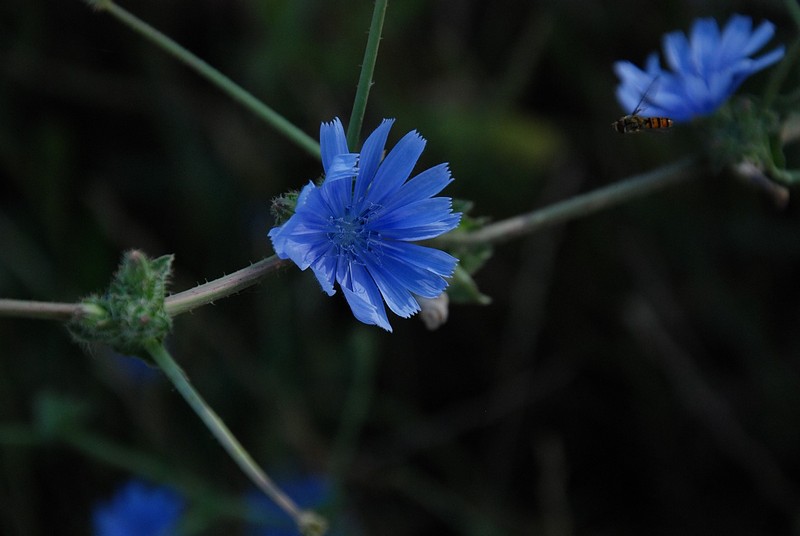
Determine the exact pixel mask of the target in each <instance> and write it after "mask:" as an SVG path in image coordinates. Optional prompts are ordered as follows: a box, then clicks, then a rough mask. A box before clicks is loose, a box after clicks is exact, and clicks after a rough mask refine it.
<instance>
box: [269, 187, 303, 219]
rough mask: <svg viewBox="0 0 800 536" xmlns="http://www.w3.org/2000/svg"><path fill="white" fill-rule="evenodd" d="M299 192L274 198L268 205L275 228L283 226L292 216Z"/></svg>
mask: <svg viewBox="0 0 800 536" xmlns="http://www.w3.org/2000/svg"><path fill="white" fill-rule="evenodd" d="M299 195H300V192H298V191H297V190H292V191H291V192H286V193H285V194H281V195H279V196H277V197H275V198H274V199H273V200H272V203H271V204H270V207H269V211H270V212H271V213H272V217H273V218H274V219H275V226H276V227H277V226H279V225H283V224H284V223H286V221H287V220H288V219H289V218H291V217H292V216H293V215H294V210H295V208H296V207H297V197H298V196H299Z"/></svg>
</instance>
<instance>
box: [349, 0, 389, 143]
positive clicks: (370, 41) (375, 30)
mask: <svg viewBox="0 0 800 536" xmlns="http://www.w3.org/2000/svg"><path fill="white" fill-rule="evenodd" d="M386 2H387V0H377V1H376V2H375V10H374V11H373V12H372V23H371V24H370V26H369V37H368V38H367V48H366V49H365V50H364V61H363V62H362V63H361V74H360V75H359V78H358V88H357V89H356V96H355V99H354V100H353V112H352V113H351V114H350V122H349V123H348V124H347V146H348V147H349V148H350V150H351V151H355V150H356V145H358V134H359V132H361V124H362V123H363V122H364V112H365V110H366V109H367V98H368V97H369V90H370V88H371V87H372V75H373V73H374V72H375V61H376V60H377V58H378V45H380V42H381V33H382V32H383V19H384V16H385V15H386Z"/></svg>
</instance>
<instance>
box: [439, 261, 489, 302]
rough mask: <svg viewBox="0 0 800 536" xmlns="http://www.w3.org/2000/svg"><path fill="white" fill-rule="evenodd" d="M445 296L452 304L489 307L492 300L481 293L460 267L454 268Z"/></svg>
mask: <svg viewBox="0 0 800 536" xmlns="http://www.w3.org/2000/svg"><path fill="white" fill-rule="evenodd" d="M447 295H448V296H449V297H450V301H452V302H453V303H461V304H466V303H474V304H478V305H489V304H490V303H492V298H491V297H490V296H487V295H486V294H484V293H482V292H481V291H480V290H479V289H478V285H477V284H476V283H475V280H474V279H472V276H471V275H470V274H469V272H467V271H466V270H465V269H464V268H462V267H461V266H456V271H455V272H454V273H453V278H452V279H451V280H450V286H448V287H447Z"/></svg>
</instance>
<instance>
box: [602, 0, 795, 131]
mask: <svg viewBox="0 0 800 536" xmlns="http://www.w3.org/2000/svg"><path fill="white" fill-rule="evenodd" d="M774 33H775V25H774V24H772V23H771V22H769V21H764V22H762V23H761V24H760V25H759V26H758V27H757V28H755V29H753V21H752V19H751V18H750V17H746V16H743V15H733V16H732V17H731V18H730V20H728V23H727V24H726V25H725V28H724V29H723V30H722V32H721V33H720V29H719V26H718V25H717V21H716V20H714V19H712V18H705V19H697V20H695V22H694V24H693V26H692V31H691V34H690V36H689V37H688V39H687V37H686V35H685V34H684V33H683V32H680V31H676V32H671V33H668V34H666V35H665V36H664V39H663V49H664V57H665V59H666V62H667V64H668V65H669V68H670V69H671V70H664V69H662V68H661V65H660V62H659V58H658V53H657V52H653V53H652V54H650V55H649V56H648V58H647V63H646V67H645V69H644V70H641V69H639V68H638V67H636V66H635V65H634V64H632V63H631V62H629V61H618V62H616V63H614V72H615V73H616V74H617V76H618V77H619V78H620V81H621V83H620V85H619V86H618V87H617V100H618V101H619V103H620V104H621V105H622V107H623V109H625V110H626V113H630V112H631V110H633V109H634V108H635V107H636V106H637V104H638V103H639V102H640V101H641V99H642V97H643V94H644V93H645V92H646V91H647V89H648V88H649V87H650V85H651V84H653V86H652V89H651V91H650V92H649V94H648V95H647V97H646V100H645V103H646V105H647V106H646V109H645V110H644V111H643V113H642V114H641V115H643V116H651V117H652V116H660V117H669V118H670V119H672V120H673V121H675V122H683V121H689V120H690V119H692V118H694V117H698V116H705V115H709V114H711V113H713V112H714V111H716V110H717V108H719V107H720V106H722V104H723V103H724V102H725V101H726V100H727V99H728V98H729V97H730V96H731V95H733V93H734V92H735V91H736V90H737V89H738V88H739V86H740V85H741V83H742V82H743V81H744V80H745V79H746V78H747V77H748V76H750V75H751V74H753V73H755V72H758V71H760V70H762V69H764V68H766V67H769V66H770V65H772V64H773V63H775V62H777V61H778V60H780V59H781V58H782V57H783V54H784V47H783V46H780V47H778V48H776V49H774V50H772V51H770V52H768V53H766V54H764V55H762V56H760V57H759V58H752V57H751V55H752V54H754V53H756V52H757V51H758V50H759V49H761V48H762V47H763V46H764V45H765V44H766V43H767V41H769V40H770V39H771V38H772V36H773V34H774Z"/></svg>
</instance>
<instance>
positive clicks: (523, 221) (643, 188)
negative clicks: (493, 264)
mask: <svg viewBox="0 0 800 536" xmlns="http://www.w3.org/2000/svg"><path fill="white" fill-rule="evenodd" d="M696 161H697V159H696V158H693V157H690V158H684V159H683V160H679V161H678V162H675V163H673V164H670V165H668V166H664V167H662V168H660V169H656V170H654V171H651V172H649V173H643V174H641V175H636V176H634V177H631V178H629V179H624V180H622V181H619V182H617V183H614V184H611V185H609V186H605V187H603V188H599V189H597V190H595V191H593V192H589V193H586V194H583V195H579V196H576V197H572V198H570V199H567V200H565V201H561V202H559V203H555V204H553V205H550V206H548V207H545V208H542V209H538V210H534V211H532V212H529V213H527V214H521V215H519V216H515V217H513V218H509V219H507V220H503V221H499V222H497V223H494V224H491V225H487V226H486V227H483V228H482V229H479V230H477V231H474V232H471V233H463V232H455V233H449V234H447V235H444V236H441V237H439V238H437V239H435V240H432V241H431V242H432V243H435V244H436V245H437V246H459V245H464V246H466V245H478V244H488V243H497V242H505V241H508V240H511V239H513V238H517V237H520V236H522V235H526V234H531V233H534V232H536V231H538V230H540V229H543V228H545V227H550V226H553V225H557V224H560V223H565V222H567V221H570V220H574V219H577V218H583V217H585V216H589V215H591V214H594V213H595V212H599V211H600V210H603V209H606V208H609V207H613V206H615V205H619V204H620V203H624V202H626V201H629V200H631V199H634V198H637V197H642V196H645V195H648V194H651V193H653V192H655V191H658V190H660V189H661V188H665V187H666V186H669V185H671V184H677V183H679V182H682V181H685V180H687V179H688V178H689V177H691V176H692V175H693V174H692V173H686V171H688V170H689V169H690V168H691V167H692V166H693V165H694V164H695V162H696Z"/></svg>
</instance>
